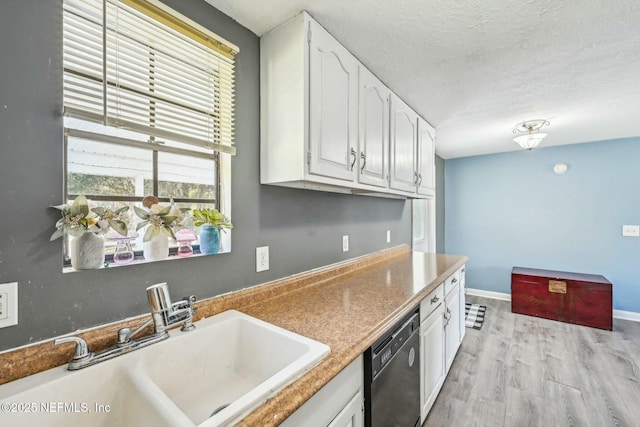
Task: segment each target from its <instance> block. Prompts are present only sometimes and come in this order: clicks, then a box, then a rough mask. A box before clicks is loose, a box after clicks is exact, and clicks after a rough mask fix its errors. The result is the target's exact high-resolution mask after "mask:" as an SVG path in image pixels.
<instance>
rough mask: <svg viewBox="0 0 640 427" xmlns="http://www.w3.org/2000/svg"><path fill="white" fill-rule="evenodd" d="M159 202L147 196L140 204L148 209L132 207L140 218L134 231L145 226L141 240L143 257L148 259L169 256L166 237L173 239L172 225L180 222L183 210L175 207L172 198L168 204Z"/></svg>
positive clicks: (155, 198)
mask: <svg viewBox="0 0 640 427" xmlns="http://www.w3.org/2000/svg"><path fill="white" fill-rule="evenodd" d="M159 202H160V201H159V200H158V198H157V197H154V196H147V197H145V198H144V199H142V205H143V206H144V207H145V208H147V209H148V210H144V209H142V208H139V207H137V206H134V207H133V209H134V211H135V213H136V215H137V216H138V217H139V218H140V219H141V220H142V221H141V222H139V223H138V225H137V226H136V231H137V230H140V229H141V228H143V227H145V226H146V227H147V230H146V231H145V233H144V237H143V238H142V241H143V253H144V258H145V259H146V260H149V261H159V260H163V259H166V258H167V257H168V256H169V239H168V238H169V237H171V238H172V239H174V240H175V238H176V236H175V234H174V232H173V227H176V226H178V225H179V224H180V222H181V221H182V211H184V209H182V210H181V209H178V208H176V206H175V204H174V202H173V200H171V204H170V205H169V206H162V205H160V203H159Z"/></svg>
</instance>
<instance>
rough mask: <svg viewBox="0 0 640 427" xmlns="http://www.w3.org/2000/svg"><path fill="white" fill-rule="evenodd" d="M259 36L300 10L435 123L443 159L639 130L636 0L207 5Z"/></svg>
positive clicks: (282, 0) (248, 0)
mask: <svg viewBox="0 0 640 427" xmlns="http://www.w3.org/2000/svg"><path fill="white" fill-rule="evenodd" d="M206 1H207V2H208V3H210V4H211V5H213V6H215V7H216V8H218V9H220V10H221V11H223V12H224V13H226V14H227V15H229V16H231V17H232V18H234V19H235V20H236V21H238V22H239V23H240V24H242V25H243V26H245V27H247V28H249V29H250V30H251V31H253V32H254V33H256V34H257V35H259V36H261V35H263V34H264V33H266V32H268V31H269V30H271V29H272V28H274V27H276V26H277V25H279V24H280V23H282V22H284V21H285V20H287V19H288V18H290V17H292V16H294V15H296V14H297V13H298V12H300V11H301V10H307V11H309V13H310V14H311V15H312V16H313V17H314V18H315V19H316V20H318V21H319V22H320V24H322V25H323V26H324V27H325V28H326V29H327V30H328V31H329V32H330V33H332V34H333V35H334V36H335V37H336V38H337V39H338V40H339V41H340V42H341V43H342V44H343V45H345V46H346V47H347V48H348V49H349V50H350V51H351V52H352V53H353V54H354V55H355V56H356V57H357V58H358V59H359V60H360V61H361V62H362V63H364V64H365V65H366V66H367V67H369V69H371V71H373V73H374V74H376V75H377V76H378V77H379V78H380V79H381V80H382V81H383V82H385V83H386V84H387V85H388V86H389V87H390V88H391V89H392V90H393V91H394V92H396V93H397V94H398V95H399V96H400V97H401V98H402V99H404V100H405V101H406V102H407V103H408V104H409V105H411V106H412V107H413V108H414V109H415V110H416V111H417V112H418V113H419V114H420V115H422V116H423V117H424V118H425V119H427V120H428V121H429V122H430V123H431V124H432V125H434V126H435V127H436V129H437V142H436V151H437V152H438V154H439V155H440V156H442V157H444V158H454V157H464V156H472V155H478V154H486V153H496V152H503V151H513V150H517V149H519V147H518V146H517V144H516V143H515V142H513V140H512V136H513V135H512V133H511V130H512V128H513V127H514V125H515V124H516V123H518V122H521V121H524V120H529V119H547V120H549V121H550V122H551V125H550V126H549V127H546V128H545V132H547V133H548V135H549V136H548V137H547V138H546V139H545V140H544V141H543V143H542V146H551V145H563V144H572V143H578V142H589V141H598V140H604V139H614V138H623V137H630V136H638V135H640V1H638V0H614V1H611V0H583V1H577V0H569V1H563V0H482V1H478V0H473V1H472V0H456V1H451V0H429V1H427V0H397V1H395V0H394V1H388V0H268V1H264V0H206Z"/></svg>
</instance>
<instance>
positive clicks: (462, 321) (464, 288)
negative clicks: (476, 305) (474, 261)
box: [458, 266, 467, 342]
mask: <svg viewBox="0 0 640 427" xmlns="http://www.w3.org/2000/svg"><path fill="white" fill-rule="evenodd" d="M458 272H459V277H460V281H459V283H460V342H462V339H463V338H464V335H465V333H466V331H467V328H466V327H465V325H464V324H465V313H466V308H467V307H466V305H467V298H466V294H467V284H466V278H465V267H464V266H462V268H461V269H460V270H458Z"/></svg>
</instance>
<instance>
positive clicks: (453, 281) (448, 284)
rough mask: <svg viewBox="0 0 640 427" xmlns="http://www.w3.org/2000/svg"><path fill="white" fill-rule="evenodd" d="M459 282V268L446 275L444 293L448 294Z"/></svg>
mask: <svg viewBox="0 0 640 427" xmlns="http://www.w3.org/2000/svg"><path fill="white" fill-rule="evenodd" d="M459 282H460V270H458V271H456V272H455V273H453V274H452V275H451V276H449V277H447V280H445V281H444V294H445V295H449V294H450V293H451V291H452V290H453V289H454V288H457V286H458V283H459Z"/></svg>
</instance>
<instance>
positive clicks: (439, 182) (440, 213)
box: [436, 155, 445, 254]
mask: <svg viewBox="0 0 640 427" xmlns="http://www.w3.org/2000/svg"><path fill="white" fill-rule="evenodd" d="M444 167H445V161H444V159H443V158H442V157H440V156H438V155H436V252H437V253H439V254H443V253H445V236H444V226H445V210H444V207H445V191H444V190H445V182H444Z"/></svg>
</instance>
